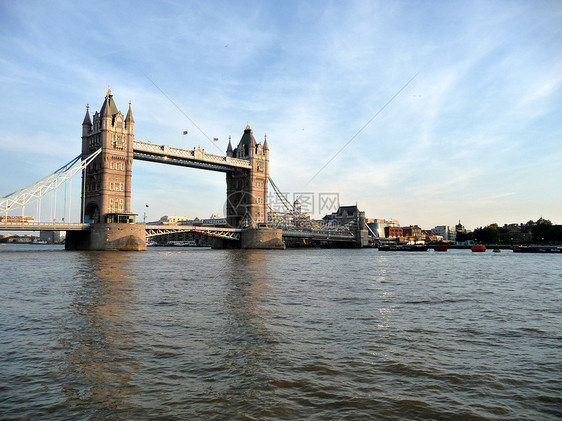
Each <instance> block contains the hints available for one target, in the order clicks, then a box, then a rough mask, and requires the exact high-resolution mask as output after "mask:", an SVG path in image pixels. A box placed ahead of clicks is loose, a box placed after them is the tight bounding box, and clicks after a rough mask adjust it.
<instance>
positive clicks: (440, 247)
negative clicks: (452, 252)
mask: <svg viewBox="0 0 562 421" xmlns="http://www.w3.org/2000/svg"><path fill="white" fill-rule="evenodd" d="M433 250H435V251H447V250H448V247H447V245H446V244H438V245H436V246H434V247H433Z"/></svg>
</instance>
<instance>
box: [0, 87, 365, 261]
mask: <svg viewBox="0 0 562 421" xmlns="http://www.w3.org/2000/svg"><path fill="white" fill-rule="evenodd" d="M134 127H135V120H134V117H133V111H132V105H131V102H130V101H129V108H128V111H127V114H126V116H123V114H122V113H121V111H119V110H118V109H117V106H116V104H115V101H114V99H113V94H112V92H111V89H108V91H107V94H106V96H105V99H104V102H103V104H102V106H101V109H100V110H99V112H98V111H96V112H95V113H94V114H93V116H90V110H89V106H88V107H87V109H86V115H85V116H84V120H83V122H82V151H81V155H79V157H77V158H76V159H75V160H73V161H71V163H69V164H67V165H66V166H65V167H63V168H61V169H59V170H57V171H55V172H54V173H53V174H51V175H50V176H48V177H45V178H44V179H43V180H41V181H40V182H38V183H36V184H35V185H33V186H30V187H27V188H25V189H22V190H19V191H17V192H15V193H13V194H11V195H8V196H6V197H4V198H3V199H1V200H0V213H5V215H6V218H5V223H0V229H3V230H11V231H14V230H27V231H29V230H64V231H67V240H66V248H67V249H78V250H80V249H87V250H112V249H117V250H144V249H146V243H145V239H146V238H147V237H153V236H157V235H162V234H166V233H170V232H172V231H173V232H180V231H185V232H188V231H189V232H194V233H199V234H203V235H207V236H211V237H214V238H215V239H216V240H217V245H218V246H222V247H232V246H233V242H235V244H237V245H238V246H239V247H242V248H284V247H285V244H284V242H283V240H284V239H290V238H292V239H293V240H294V239H299V241H303V242H306V241H307V240H308V241H311V240H315V241H321V240H322V239H325V240H329V239H330V238H332V239H333V240H334V241H340V242H348V243H351V244H359V246H361V242H360V241H359V243H358V239H360V238H361V235H360V233H359V231H357V230H354V231H352V232H350V231H349V230H347V231H346V230H343V231H342V230H340V231H339V232H333V231H331V232H328V233H321V232H314V233H313V232H312V231H309V232H303V231H302V230H300V231H299V230H296V231H295V230H292V229H290V228H289V229H287V228H286V229H285V231H283V230H282V229H280V228H273V227H271V225H270V224H269V218H268V214H269V208H268V185H269V183H271V184H272V186H273V187H274V190H275V192H276V193H277V194H278V195H279V194H280V192H279V191H278V189H277V187H276V186H275V184H274V183H273V181H272V180H271V178H270V176H269V146H268V143H267V138H264V141H263V143H258V142H256V139H255V138H254V135H253V132H252V129H251V128H250V126H249V124H248V125H247V126H246V128H245V129H244V133H243V135H242V137H241V139H240V141H239V143H238V145H237V146H236V147H234V148H233V147H232V144H231V140H230V138H229V142H228V147H227V150H226V155H225V156H222V155H216V154H210V153H207V152H205V151H204V150H203V149H201V148H195V149H193V150H189V149H183V148H177V147H173V146H168V145H163V144H156V143H151V142H143V141H139V140H135V138H134V137H135V133H134ZM134 160H142V161H150V162H156V163H160V164H166V165H177V166H184V167H191V168H198V169H203V170H209V171H218V172H223V173H225V175H226V195H227V200H226V220H227V223H228V225H229V227H228V228H217V227H188V226H175V227H173V228H172V227H162V226H151V225H144V224H136V223H135V218H136V215H135V214H134V213H132V210H131V179H132V165H133V161H134ZM80 171H81V172H82V193H81V212H80V215H81V217H80V223H79V224H69V223H66V224H65V223H52V224H51V223H41V222H35V221H33V222H30V221H23V220H22V222H21V223H18V222H13V221H12V222H10V223H8V212H9V211H11V210H12V209H13V208H14V207H17V206H19V207H21V208H22V215H23V209H24V208H25V205H26V204H27V203H28V202H30V201H31V200H33V199H37V198H41V197H42V196H43V195H44V194H45V192H46V191H48V190H53V189H54V190H55V191H56V189H57V188H58V186H59V185H60V184H61V183H62V182H66V181H67V180H68V179H71V178H72V177H73V176H74V175H75V174H77V172H80ZM281 196H282V195H281ZM280 198H281V199H282V201H283V200H284V202H283V203H285V202H287V200H286V198H285V197H284V196H283V197H280ZM69 206H70V204H69ZM55 207H56V205H55ZM286 207H288V208H289V210H291V209H290V207H291V205H290V204H286ZM39 208H40V206H39ZM359 230H361V228H360V229H359ZM330 235H331V237H330Z"/></svg>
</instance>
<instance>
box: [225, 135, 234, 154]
mask: <svg viewBox="0 0 562 421" xmlns="http://www.w3.org/2000/svg"><path fill="white" fill-rule="evenodd" d="M230 140H231V139H230V136H228V146H227V147H226V156H232V155H233V151H232V143H230Z"/></svg>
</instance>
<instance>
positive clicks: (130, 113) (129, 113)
mask: <svg viewBox="0 0 562 421" xmlns="http://www.w3.org/2000/svg"><path fill="white" fill-rule="evenodd" d="M125 122H126V123H127V124H128V123H134V122H135V119H134V118H133V110H132V108H131V101H129V111H127V117H125Z"/></svg>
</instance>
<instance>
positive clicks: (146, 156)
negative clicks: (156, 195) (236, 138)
mask: <svg viewBox="0 0 562 421" xmlns="http://www.w3.org/2000/svg"><path fill="white" fill-rule="evenodd" d="M133 158H134V159H137V160H141V161H150V162H159V163H161V164H168V165H179V166H182V167H192V168H200V169H204V170H211V171H219V172H233V171H235V170H236V169H237V168H242V169H247V170H249V169H250V168H252V166H251V164H250V161H249V160H247V159H239V158H232V157H230V156H222V155H214V154H210V153H207V152H205V151H204V150H202V149H200V148H196V149H181V148H175V147H173V146H168V145H157V144H155V143H150V142H142V141H140V140H135V141H134V142H133Z"/></svg>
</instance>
